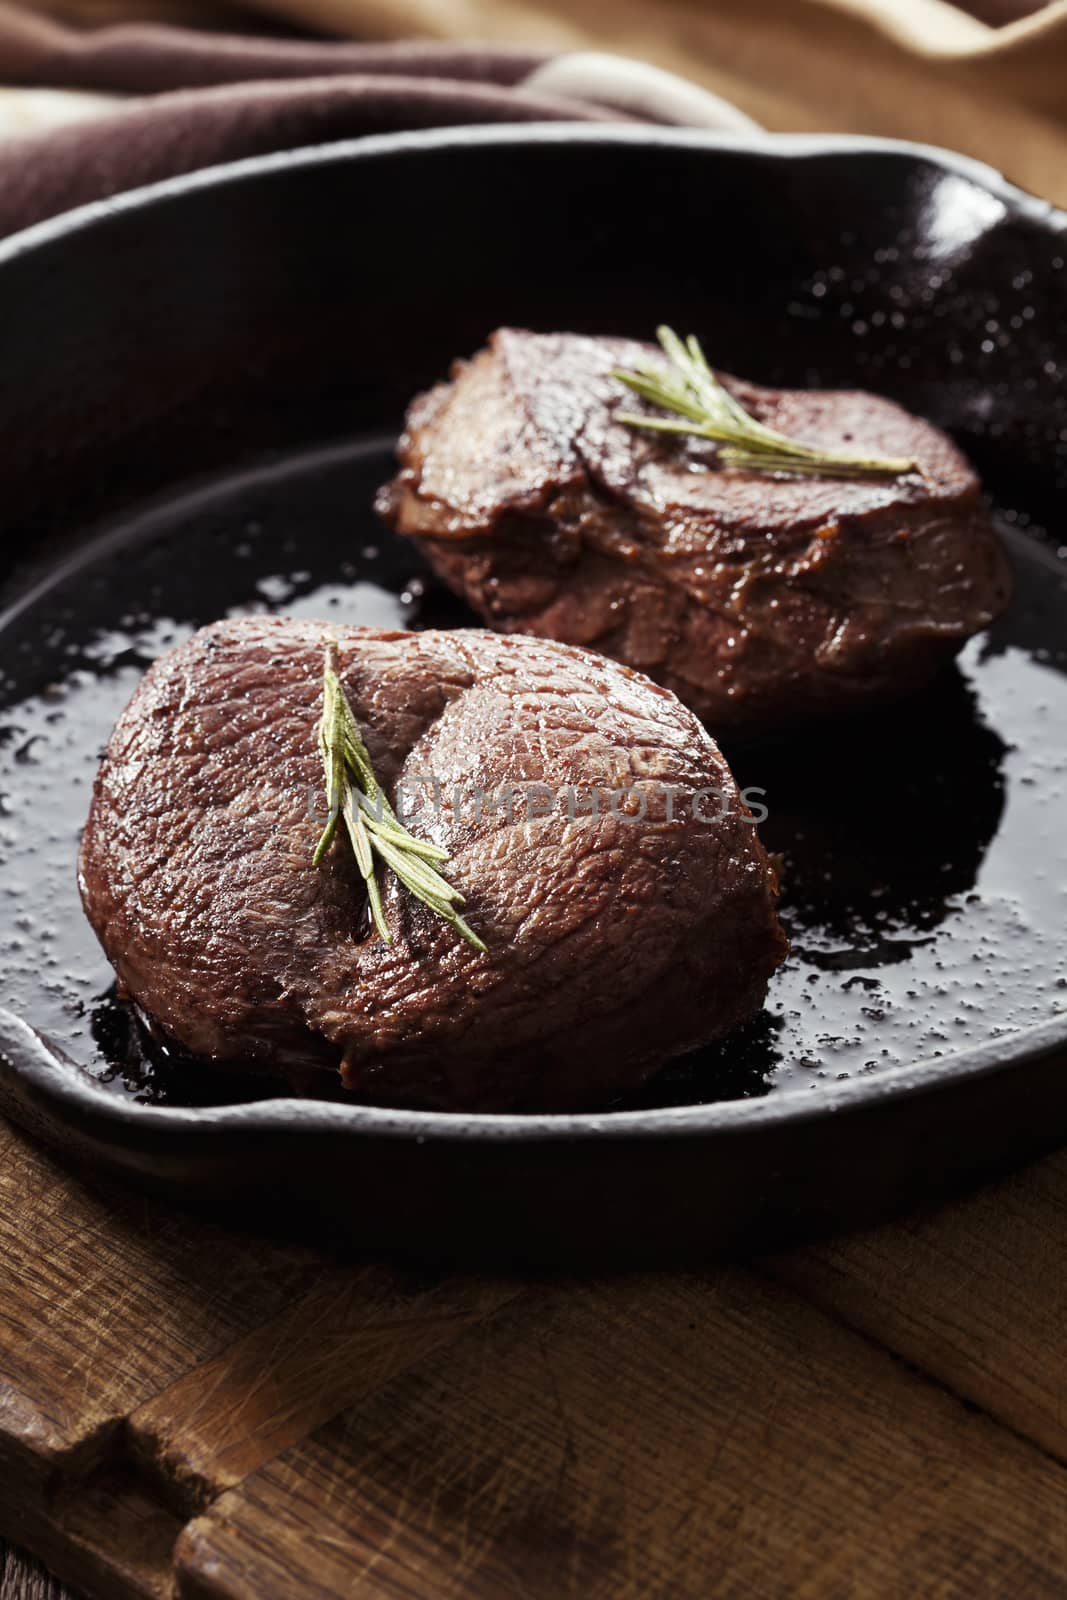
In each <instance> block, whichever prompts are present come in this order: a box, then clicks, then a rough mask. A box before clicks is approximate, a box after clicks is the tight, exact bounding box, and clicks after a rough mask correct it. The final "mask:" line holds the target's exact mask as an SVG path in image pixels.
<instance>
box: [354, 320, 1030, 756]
mask: <svg viewBox="0 0 1067 1600" xmlns="http://www.w3.org/2000/svg"><path fill="white" fill-rule="evenodd" d="M658 356H659V352H658V351H656V350H654V349H653V347H651V346H649V345H643V344H636V343H634V342H632V341H630V340H626V339H606V338H605V339H592V338H582V337H578V336H577V335H573V334H533V333H523V332H519V331H516V330H513V329H504V330H502V331H500V332H498V333H496V334H494V335H493V337H492V339H491V340H490V343H489V346H488V348H487V349H485V350H483V351H481V352H480V353H479V354H478V355H476V356H475V357H474V358H473V360H471V361H467V362H459V363H457V365H456V367H455V369H454V371H453V376H452V381H451V382H450V383H446V384H441V385H439V386H438V387H437V388H435V389H432V390H431V391H430V392H429V393H428V394H425V395H423V396H421V397H420V398H418V399H417V400H416V401H415V402H414V403H413V405H412V406H411V408H410V410H409V412H408V418H407V431H406V432H405V434H404V436H403V439H402V440H401V442H400V446H399V460H400V466H401V470H400V472H399V474H398V476H397V477H396V479H395V480H394V481H393V482H392V483H391V484H389V485H388V486H387V487H386V488H385V489H383V490H382V492H381V494H380V496H379V499H378V510H379V512H380V514H381V515H382V516H383V517H384V519H385V521H386V522H387V523H388V524H389V525H390V527H392V528H394V529H396V530H397V531H398V532H399V533H403V534H408V535H410V536H412V537H413V538H415V539H416V540H418V542H419V544H420V546H421V548H422V550H423V551H424V552H425V554H426V556H427V558H428V559H429V561H430V563H431V565H432V566H433V568H434V570H435V571H436V572H437V573H439V574H440V576H441V577H442V578H443V579H444V581H445V582H446V583H447V584H448V585H449V586H450V587H451V588H452V589H454V590H456V592H457V593H459V594H461V595H463V596H464V597H465V598H466V599H467V600H468V601H469V603H470V604H471V605H472V606H473V607H474V609H475V610H476V611H478V612H479V613H480V614H481V615H482V616H483V617H484V618H485V619H486V620H487V621H488V622H489V623H491V624H492V626H493V627H495V628H498V629H500V630H501V631H502V632H506V633H511V632H520V631H521V632H525V633H533V634H539V635H541V636H542V637H545V638H551V639H563V640H567V641H568V642H569V643H572V644H581V645H590V646H593V647H595V648H596V649H598V650H602V651H604V653H605V654H607V655H611V656H614V657H616V659H618V660H620V661H625V662H627V663H628V664H629V665H630V666H634V667H639V668H640V669H641V670H642V671H644V672H647V673H650V674H651V675H652V676H653V677H654V678H656V679H657V680H658V681H659V682H660V683H662V684H665V685H666V686H667V687H668V688H670V689H673V690H674V692H675V693H676V694H677V695H679V696H680V697H681V699H683V700H684V701H685V702H686V703H687V704H688V705H690V706H692V708H693V709H694V710H695V711H696V712H697V714H698V715H699V716H701V717H702V718H703V719H704V720H705V721H706V722H707V723H708V724H709V726H710V727H711V728H712V730H713V731H718V730H719V729H733V728H741V729H761V728H767V727H773V726H776V725H783V724H787V723H789V722H791V721H793V720H794V719H795V718H797V717H806V716H809V715H820V714H825V713H829V712H834V711H839V710H844V709H847V708H849V707H851V706H858V705H862V704H864V703H866V702H868V701H876V700H880V699H888V698H894V697H896V696H899V695H901V694H903V693H905V692H906V691H907V690H909V689H912V688H914V687H915V686H917V685H918V684H920V683H921V682H923V680H924V679H926V678H927V677H928V676H929V675H930V674H931V672H932V671H933V670H934V668H936V666H937V665H938V664H939V663H940V662H941V661H943V660H944V659H945V658H946V657H948V656H950V655H952V653H953V652H954V651H956V650H957V649H958V648H959V647H960V645H961V644H962V643H963V641H964V640H965V639H967V638H968V637H969V636H970V635H971V634H973V633H975V632H977V631H978V630H979V629H981V628H984V627H985V626H986V625H987V624H988V623H989V622H990V621H991V620H992V619H993V618H994V617H995V616H996V615H997V613H998V612H999V611H1000V610H1001V609H1002V608H1003V606H1004V605H1005V603H1006V601H1007V597H1008V593H1009V579H1008V572H1007V566H1006V562H1005V559H1004V556H1003V555H1002V553H1001V550H1000V547H999V545H998V543H997V541H996V537H995V535H994V533H993V530H992V528H991V526H990V524H989V521H988V519H987V517H986V516H985V513H984V512H983V509H982V506H981V503H980V499H979V484H978V482H977V479H976V478H975V476H974V473H973V472H972V471H971V469H970V467H969V466H968V464H967V462H966V461H965V460H964V458H963V457H962V456H961V455H960V453H959V452H958V450H956V448H955V446H954V445H953V444H952V443H951V442H950V441H949V440H948V439H947V438H946V437H945V435H944V434H942V433H941V432H939V431H938V429H936V428H934V427H932V426H930V425H929V424H928V423H925V422H920V421H918V420H917V419H916V418H914V417H912V416H909V415H908V414H907V412H905V411H902V410H901V409H900V408H899V407H898V406H896V405H893V404H892V403H891V402H890V401H887V400H881V399H878V398H876V397H875V396H873V395H868V394H860V393H845V392H840V393H836V392H835V393H830V392H820V391H792V390H776V389H762V388H757V387H756V386H755V385H754V384H749V383H742V382H739V381H737V380H734V379H727V380H726V382H727V384H728V387H729V388H730V389H731V390H732V391H733V393H734V394H735V395H736V396H737V397H738V399H739V400H740V401H741V403H742V404H743V405H744V406H745V407H746V409H748V410H749V411H750V412H752V413H753V414H754V415H755V416H757V417H758V418H759V419H760V420H761V421H763V422H766V423H769V424H770V425H771V426H772V427H775V428H777V429H778V430H779V431H781V432H783V433H786V434H789V435H790V436H793V437H795V438H798V439H801V440H803V441H805V442H807V443H810V444H815V445H822V446H824V447H827V448H833V449H839V450H852V451H857V452H861V453H864V454H871V455H878V456H893V457H903V458H905V459H908V460H914V461H916V462H917V463H918V464H919V466H920V467H921V469H922V470H921V472H916V473H909V474H907V475H905V476H902V477H899V478H884V477H882V478H878V477H865V478H853V479H847V478H832V477H825V478H824V477H815V478H812V477H786V476H780V475H772V474H768V473H762V472H751V471H747V470H740V469H735V468H731V469H725V468H721V467H719V466H718V465H717V464H716V459H715V447H714V446H713V445H711V444H709V443H707V442H705V441H702V440H697V439H691V438H679V437H677V436H670V435H664V434H658V433H651V432H647V431H641V430H635V429H633V428H630V427H627V426H626V425H625V424H622V423H620V422H618V421H616V414H617V413H618V412H619V411H623V412H627V411H629V412H633V411H640V410H641V409H642V407H643V402H641V401H638V400H636V399H635V397H634V396H633V395H632V394H630V393H629V392H628V391H627V390H626V389H625V388H624V386H623V385H622V384H621V383H620V382H619V381H618V379H616V378H613V377H612V376H611V373H612V369H613V368H615V367H623V368H627V369H629V368H632V367H633V366H634V364H635V363H636V362H638V361H640V360H642V359H647V358H649V357H652V358H654V359H655V358H656V357H658ZM661 359H662V358H661ZM650 414H652V415H657V414H659V415H661V414H662V413H655V412H651V413H650Z"/></svg>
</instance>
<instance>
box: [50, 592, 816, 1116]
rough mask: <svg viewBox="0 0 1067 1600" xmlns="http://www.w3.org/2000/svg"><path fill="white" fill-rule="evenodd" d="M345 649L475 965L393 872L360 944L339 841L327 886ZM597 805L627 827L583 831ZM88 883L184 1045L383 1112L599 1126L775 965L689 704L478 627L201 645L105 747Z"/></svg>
mask: <svg viewBox="0 0 1067 1600" xmlns="http://www.w3.org/2000/svg"><path fill="white" fill-rule="evenodd" d="M329 636H332V637H334V638H336V639H337V640H338V641H339V651H340V675H341V678H342V682H343V683H344V687H345V690H346V692H347V694H348V696H349V699H350V701H351V703H352V707H353V710H354V712H355V714H356V716H357V718H358V720H359V722H360V725H361V727H362V729H363V731H364V735H365V738H366V742H367V745H368V748H369V750H370V754H371V758H372V760H373V762H374V765H375V769H376V771H377V773H378V776H379V778H380V779H381V781H382V783H383V785H384V786H385V788H386V790H387V791H388V792H390V794H391V796H393V797H394V798H395V797H396V796H397V795H398V794H399V795H400V796H401V797H402V799H401V803H402V804H403V805H404V806H405V809H406V815H407V818H408V821H409V825H410V827H411V829H412V832H413V833H415V834H416V835H417V836H419V837H422V838H426V839H429V840H431V841H432V842H433V843H435V844H438V845H440V846H442V847H443V848H444V849H446V850H447V851H448V852H449V856H450V860H449V863H448V866H447V867H446V868H445V869H444V870H445V872H446V874H447V876H448V877H449V879H450V881H451V882H453V883H454V884H455V885H456V887H457V888H459V889H460V890H461V891H462V892H463V894H464V895H465V897H466V905H465V907H464V915H465V916H466V917H467V919H468V921H469V922H470V923H471V925H472V926H473V927H474V928H475V929H476V931H477V932H478V933H479V934H480V935H481V937H482V938H483V939H484V940H485V942H486V944H487V946H488V950H487V953H485V954H481V953H479V952H478V951H476V950H474V949H473V948H471V947H470V946H469V945H467V944H466V943H464V942H463V941H461V940H460V939H459V938H457V936H456V934H455V933H454V931H453V930H452V929H451V928H450V927H448V926H447V925H446V924H445V923H444V922H443V921H442V920H441V919H440V918H438V917H436V916H435V915H434V914H433V913H432V912H430V911H429V910H428V909H427V908H426V907H425V906H423V905H422V904H421V903H419V902H418V901H416V900H415V899H414V898H413V897H412V896H411V895H410V894H409V893H408V892H407V891H405V890H403V889H402V888H401V887H400V886H399V885H398V884H397V882H396V880H395V879H394V878H393V876H392V874H391V873H389V872H388V871H385V870H384V869H381V868H379V882H380V883H381V886H382V891H383V899H384V905H385V914H386V917H387V919H388V921H389V924H390V927H391V929H392V931H393V935H394V937H393V942H392V943H391V944H389V945H386V944H385V943H384V942H383V941H382V940H380V939H378V938H377V937H373V936H369V935H368V924H367V919H366V916H365V908H366V897H365V892H364V888H363V884H362V880H361V879H360V877H359V874H358V870H357V868H356V864H355V860H354V857H353V854H352V851H351V849H350V847H349V846H348V844H347V841H346V840H344V838H343V836H342V837H341V838H340V839H338V841H337V842H335V843H334V845H333V846H332V848H331V850H330V852H329V854H328V855H327V857H326V859H325V860H324V862H323V863H322V865H321V866H320V867H318V868H316V867H314V866H313V865H312V853H313V850H314V846H315V841H316V838H317V835H318V833H319V831H320V830H321V828H322V825H323V821H324V818H323V817H322V816H321V815H320V816H318V818H316V817H314V816H311V815H309V794H310V796H311V797H312V798H313V799H314V800H315V801H316V802H317V805H318V809H319V811H320V812H321V810H322V807H323V805H324V802H323V801H322V799H321V795H322V772H321V762H320V757H319V753H318V749H317V744H316V729H317V719H318V717H319V714H320V710H321V692H322V661H323V647H324V642H325V639H326V638H327V637H329ZM431 780H436V783H437V785H438V786H439V789H438V792H439V795H440V803H439V804H437V803H436V802H435V799H434V791H433V787H432V782H431ZM538 784H540V785H544V786H545V789H544V790H543V791H534V790H532V789H531V788H530V787H529V786H532V785H538ZM457 785H458V786H459V795H458V797H457V794H456V786H457ZM511 786H516V787H517V789H518V792H519V795H520V796H521V798H520V799H519V802H518V804H517V805H514V806H511V807H509V806H508V805H506V804H504V803H503V800H502V796H503V794H504V793H505V792H506V791H507V790H509V789H510V788H511ZM571 787H573V788H574V789H575V791H576V792H575V794H574V799H573V810H574V813H575V815H574V818H573V819H572V818H571V817H570V816H569V815H568V810H567V803H566V801H565V799H564V798H561V796H565V793H566V791H568V790H569V789H570V788H571ZM478 788H481V790H483V791H484V793H485V795H486V797H487V798H486V799H485V801H484V803H483V804H482V805H481V807H480V808H479V807H478V806H477V805H476V791H477V790H478ZM712 790H715V791H720V792H721V795H722V797H723V799H722V802H721V803H720V802H719V801H718V799H717V798H716V799H713V798H712V797H710V796H709V794H708V791H712ZM621 791H627V792H626V793H621ZM593 792H596V793H598V794H599V795H608V794H611V793H615V794H616V804H615V807H614V811H613V808H612V807H611V806H610V805H609V804H603V803H601V802H599V801H598V807H597V809H598V815H597V816H596V817H591V816H586V815H584V813H585V812H586V811H588V810H590V809H591V796H592V794H593ZM547 797H551V798H552V804H551V807H549V805H548V798H547ZM700 797H702V798H700ZM642 801H643V806H644V816H643V817H641V816H639V815H637V813H638V812H639V811H640V810H641V805H642ZM494 802H495V803H494ZM479 810H480V814H478V813H479ZM528 813H532V814H528ZM80 878H81V888H82V896H83V900H84V904H85V909H86V912H87V914H88V916H89V919H90V921H91V922H92V924H93V927H94V928H95V929H96V932H97V934H98V936H99V938H100V941H101V943H102V945H103V947H104V950H105V951H106V953H107V955H108V957H109V958H110V960H111V962H112V963H113V965H114V967H115V970H116V972H117V973H118V976H119V979H120V980H121V982H122V984H123V985H124V986H125V989H126V990H127V991H128V993H129V995H130V996H131V997H132V998H133V1000H134V1001H135V1002H136V1003H137V1005H138V1006H139V1007H140V1008H141V1009H142V1010H143V1012H144V1013H145V1014H146V1015H147V1017H148V1018H150V1019H151V1021H152V1022H153V1024H154V1025H155V1026H156V1027H157V1028H158V1029H159V1030H160V1031H161V1032H162V1033H163V1034H164V1035H166V1036H167V1037H168V1038H169V1039H171V1040H173V1041H175V1042H176V1043H177V1044H178V1045H180V1046H181V1047H182V1048H183V1049H185V1050H187V1051H189V1052H192V1053H193V1054H194V1055H196V1056H199V1057H204V1058H208V1059H209V1060H216V1061H220V1062H244V1063H247V1064H250V1065H253V1066H259V1067H262V1068H269V1069H272V1070H283V1071H284V1070H289V1069H292V1068H296V1067H300V1068H303V1067H306V1066H308V1065H315V1066H322V1067H327V1068H329V1067H334V1068H337V1067H340V1069H341V1071H342V1075H343V1078H344V1082H345V1084H346V1085H347V1087H348V1088H349V1089H350V1090H351V1091H352V1093H353V1094H354V1095H356V1096H358V1097H359V1098H360V1099H363V1100H368V1101H374V1102H379V1103H382V1104H387V1105H397V1106H399V1105H410V1106H430V1107H442V1108H449V1109H460V1108H467V1109H488V1110H500V1109H505V1108H537V1107H541V1108H548V1109H563V1108H567V1107H577V1106H590V1105H597V1104H602V1103H605V1102H607V1101H608V1100H610V1099H611V1097H613V1096H616V1095H618V1094H619V1093H621V1092H623V1091H625V1090H627V1089H629V1088H631V1087H633V1086H634V1085H636V1084H638V1083H640V1082H641V1081H642V1080H643V1079H645V1078H646V1077H647V1076H648V1075H649V1074H650V1073H652V1072H653V1071H654V1070H655V1069H656V1068H657V1067H658V1066H659V1065H660V1064H661V1063H662V1062H663V1061H664V1060H665V1059H667V1058H668V1057H670V1056H672V1055H675V1054H677V1053H678V1052H680V1051H683V1050H686V1049H688V1048H690V1047H694V1046H697V1045H701V1044H704V1043H706V1042H708V1041H709V1040H712V1039H714V1038H716V1037H718V1036H719V1035H721V1034H723V1033H725V1032H726V1031H727V1030H728V1029H729V1028H731V1027H733V1026H734V1025H735V1024H736V1023H738V1022H740V1021H742V1020H743V1019H745V1018H747V1017H749V1016H751V1015H752V1014H753V1013H754V1012H756V1011H758V1009H759V1008H760V1006H761V1005H762V1003H763V999H764V994H765V991H766V985H767V980H768V978H769V977H770V975H771V973H772V972H773V971H774V969H775V967H776V966H777V965H778V963H779V962H780V961H781V960H782V959H783V956H784V954H785V950H786V944H785V939H784V936H783V934H782V932H781V929H780V927H779V924H778V920H777V917H776V915H775V909H774V896H775V884H774V874H773V872H772V869H771V867H770V865H769V863H768V859H767V857H766V855H765V853H764V851H763V848H762V846H761V845H760V843H759V841H758V839H757V837H756V832H755V828H754V827H753V825H752V822H751V820H750V818H749V815H748V813H747V811H746V808H745V807H744V805H743V803H742V801H741V799H740V797H739V795H738V792H737V788H736V785H735V784H734V780H733V778H732V777H731V775H730V772H729V769H728V768H727V766H726V763H725V761H724V760H723V758H722V756H721V755H720V754H719V751H718V750H717V748H716V746H715V745H714V744H713V742H712V741H711V739H710V738H709V737H708V735H707V734H706V733H705V732H704V730H703V728H702V727H701V726H700V724H699V723H698V722H697V721H696V719H695V718H694V717H693V716H692V715H691V714H690V713H689V712H688V711H687V710H686V709H685V708H684V707H683V706H682V705H681V704H680V703H679V702H678V701H677V700H676V699H675V698H674V696H673V695H670V694H668V693H667V692H666V691H665V690H663V689H662V688H660V687H658V686H657V685H655V684H653V683H651V682H650V681H649V680H648V679H647V678H645V677H643V676H641V675H639V674H636V673H633V672H630V671H628V670H627V669H626V668H623V667H620V666H618V665H616V664H615V663H612V662H609V661H605V660H603V659H602V658H600V657H597V656H594V655H592V654H589V653H587V652H585V651H583V650H578V649H573V648H570V647H567V646H564V645H559V644H554V643H547V642H541V641H538V640H533V639H525V638H503V637H499V636H497V635H494V634H491V633H486V632H480V631H477V630H470V631H457V632H449V633H444V632H427V633H421V634H409V633H388V632H379V631H376V630H372V629H358V628H344V627H335V626H332V625H330V624H327V623H322V624H317V623H311V622H304V621H296V620H289V619H279V618H273V619H272V618H263V617H255V618H250V619H245V620H239V621H226V622H220V623H217V624H215V625H214V626H212V627H208V628H205V629H202V630H201V631H200V632H199V633H197V634H195V635H194V636H193V637H192V638H191V639H190V640H188V641H187V642H186V643H184V644H182V645H181V646H179V647H178V648H177V649H175V650H173V651H171V652H169V653H168V654H167V655H165V656H163V657H161V658H160V659H159V660H158V661H157V662H156V663H155V664H154V666H153V667H152V668H151V669H150V671H149V672H148V673H147V674H146V676H145V678H144V680H143V681H142V683H141V685H140V687H139V688H138V690H137V692H136V694H135V695H134V697H133V699H132V701H131V702H130V704H129V706H128V707H127V709H126V711H125V712H124V713H123V715H122V717H121V718H120V720H119V722H118V724H117V726H116V728H115V731H114V733H113V735H112V737H111V741H110V743H109V745H108V749H107V753H106V755H105V758H104V761H103V764H102V766H101V768H100V772H99V775H98V777H97V780H96V786H95V791H94V796H93V802H92V808H91V812H90V815H89V820H88V824H87V827H86V829H85V834H84V838H83V843H82V850H81V863H80Z"/></svg>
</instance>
